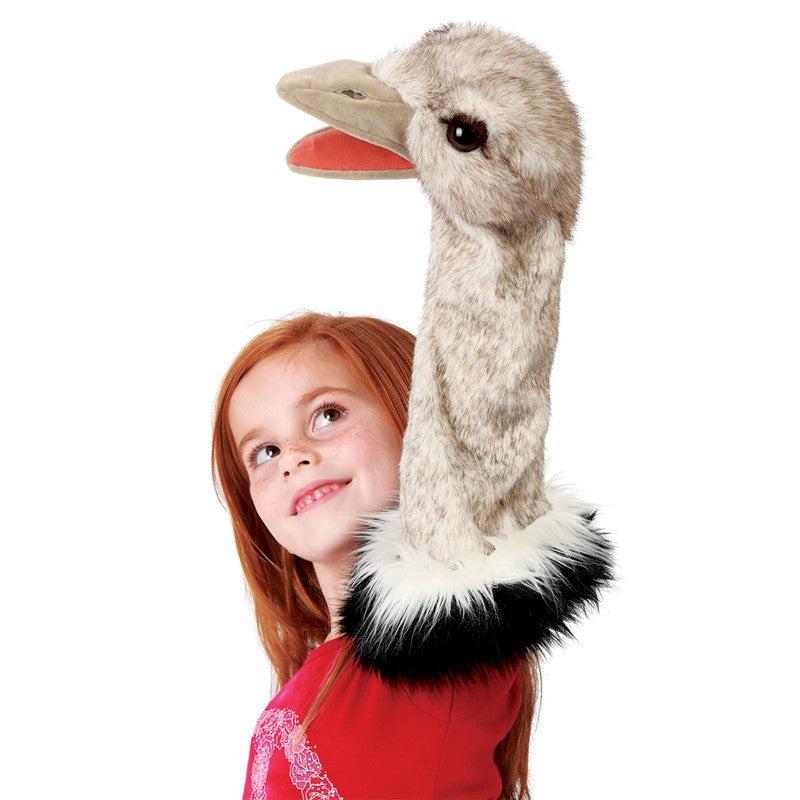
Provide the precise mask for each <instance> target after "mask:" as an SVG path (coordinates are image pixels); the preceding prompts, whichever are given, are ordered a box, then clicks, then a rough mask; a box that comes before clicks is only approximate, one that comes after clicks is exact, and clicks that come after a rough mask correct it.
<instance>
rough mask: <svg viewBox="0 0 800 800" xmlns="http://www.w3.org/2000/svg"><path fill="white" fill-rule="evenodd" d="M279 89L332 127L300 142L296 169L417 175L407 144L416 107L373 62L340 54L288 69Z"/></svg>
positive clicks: (291, 155)
mask: <svg viewBox="0 0 800 800" xmlns="http://www.w3.org/2000/svg"><path fill="white" fill-rule="evenodd" d="M276 89H277V91H278V94H279V95H280V96H281V97H282V98H283V99H284V100H286V101H287V102H288V103H291V104H292V105H293V106H297V108H299V109H301V110H303V111H305V112H307V113H308V114H311V115H312V116H314V117H317V119H321V120H322V121H323V122H327V123H328V125H329V126H330V127H325V128H319V129H318V130H316V131H313V132H312V133H309V134H308V135H307V136H304V137H303V138H302V139H300V140H298V141H297V142H295V144H294V145H293V146H292V148H291V149H290V150H289V152H288V154H287V156H286V163H287V164H288V166H289V169H290V170H292V171H293V172H300V173H303V174H306V175H319V176H322V177H327V178H415V177H416V176H417V171H416V168H415V166H414V164H413V163H412V162H411V161H410V159H409V153H408V150H407V148H406V129H407V128H408V124H409V121H410V120H411V116H412V113H413V112H412V110H411V108H410V107H409V106H408V105H407V104H406V103H405V102H404V100H403V98H402V97H401V96H400V94H399V93H398V92H397V90H395V89H393V88H392V87H391V86H389V85H388V84H386V83H384V82H383V81H381V80H378V78H376V77H375V76H374V75H373V74H372V72H371V71H370V65H369V64H367V63H364V62H361V61H351V60H349V59H341V60H339V61H330V62H328V63H326V64H319V65H318V66H315V67H308V68H307V69H300V70H296V71H294V72H289V73H287V74H286V75H284V76H283V77H282V78H281V79H280V80H279V81H278V85H277V87H276Z"/></svg>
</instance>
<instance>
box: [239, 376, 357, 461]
mask: <svg viewBox="0 0 800 800" xmlns="http://www.w3.org/2000/svg"><path fill="white" fill-rule="evenodd" d="M326 392H343V393H344V394H349V395H352V396H355V394H356V393H355V392H352V391H350V389H345V388H344V387H342V386H318V387H317V388H316V389H312V390H311V391H310V392H306V393H305V394H304V395H303V396H302V397H301V398H300V399H299V400H298V401H297V402H296V403H295V404H294V407H295V408H296V409H297V410H298V411H299V410H300V409H301V408H303V406H306V405H308V404H309V403H310V402H311V401H312V400H316V398H317V397H319V396H320V395H321V394H325V393H326ZM263 433H264V429H263V428H253V430H251V431H248V432H247V433H246V434H245V435H244V436H243V437H242V438H241V439H240V441H239V450H241V449H242V448H243V447H244V446H245V445H246V444H247V443H248V442H249V441H250V440H251V439H257V438H258V437H259V436H261V435H263Z"/></svg>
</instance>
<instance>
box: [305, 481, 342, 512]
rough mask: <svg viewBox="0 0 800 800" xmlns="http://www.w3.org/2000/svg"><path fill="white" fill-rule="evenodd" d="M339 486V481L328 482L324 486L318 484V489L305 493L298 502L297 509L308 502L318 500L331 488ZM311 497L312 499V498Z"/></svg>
mask: <svg viewBox="0 0 800 800" xmlns="http://www.w3.org/2000/svg"><path fill="white" fill-rule="evenodd" d="M340 486H341V484H340V483H329V484H327V485H326V486H320V488H319V489H315V490H314V491H313V492H312V493H311V494H307V495H306V496H305V497H304V498H303V499H302V500H301V501H300V502H299V503H298V504H297V510H298V511H300V509H301V508H304V507H305V506H307V505H308V504H309V503H313V502H314V500H319V499H320V497H322V496H323V495H326V494H328V492H330V491H331V490H333V489H338V488H339V487H340ZM312 498H313V499H312Z"/></svg>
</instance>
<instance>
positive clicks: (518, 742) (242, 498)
mask: <svg viewBox="0 0 800 800" xmlns="http://www.w3.org/2000/svg"><path fill="white" fill-rule="evenodd" d="M320 342H327V343H329V344H331V345H333V346H334V347H335V348H336V350H337V351H338V353H339V355H340V357H341V359H342V361H343V362H344V363H345V364H346V365H347V366H348V367H349V368H350V369H351V370H352V371H353V373H354V374H355V375H356V376H357V377H358V378H359V379H360V381H361V383H362V384H363V385H364V386H365V387H367V388H369V389H370V390H371V392H372V393H373V396H374V397H375V398H376V400H377V401H378V402H379V404H380V405H381V407H382V408H383V410H384V411H385V413H386V415H387V418H388V419H389V420H391V422H392V423H393V424H394V426H395V427H396V429H397V431H398V432H399V434H400V436H401V437H402V435H403V433H404V431H405V428H406V422H407V419H408V397H409V392H410V389H411V372H412V364H413V358H414V344H415V337H414V336H413V334H411V333H409V332H408V331H406V330H404V329H403V328H400V327H398V326H397V325H393V324H391V323H389V322H386V321H384V320H381V319H377V318H375V317H361V316H344V315H333V314H324V313H319V312H314V311H306V312H302V313H299V314H298V315H296V316H289V317H285V318H283V319H281V320H278V321H277V322H276V323H275V324H273V325H272V326H271V327H270V328H268V329H267V330H265V331H262V332H261V333H260V334H258V335H257V336H255V337H254V338H253V339H251V340H250V341H249V342H248V343H247V344H246V345H245V346H244V347H243V348H242V350H241V351H240V352H239V354H238V355H237V356H236V358H235V359H234V361H233V363H232V364H231V366H230V367H229V369H228V371H227V373H226V374H225V377H224V378H223V380H222V383H221V385H220V389H219V392H218V395H217V400H216V410H215V413H214V423H213V434H212V443H211V473H212V480H213V481H214V486H215V490H216V492H217V497H218V498H219V499H220V502H222V504H223V505H224V506H225V507H226V510H227V511H228V513H229V514H230V517H231V523H232V525H233V535H234V540H235V543H236V550H237V552H238V554H239V560H240V562H241V564H242V570H243V572H244V577H245V580H246V582H247V586H248V589H249V592H250V595H251V597H252V599H253V603H254V608H255V616H256V626H257V629H258V635H259V638H260V640H261V643H262V645H263V647H264V650H265V651H266V654H267V657H268V658H269V660H270V662H271V663H272V666H273V668H274V669H275V673H276V675H277V679H278V689H280V688H282V687H283V686H284V685H285V684H286V682H287V681H288V680H289V679H290V678H291V677H292V676H293V675H294V674H295V672H297V670H298V669H299V668H300V666H301V665H302V664H303V662H304V661H305V659H306V656H307V655H308V653H309V651H310V650H311V648H313V647H316V646H317V645H319V644H320V643H321V642H323V641H324V640H325V638H326V637H327V636H328V634H329V632H330V629H331V619H330V615H329V612H328V606H327V603H326V602H325V598H324V596H323V594H322V590H321V589H320V586H319V582H318V581H317V577H316V573H315V571H314V568H313V565H312V563H311V562H310V561H306V560H305V559H302V558H299V557H298V556H295V555H294V554H292V553H290V552H289V551H288V550H286V549H285V548H284V547H283V546H282V545H281V544H279V543H278V541H277V540H276V539H275V538H274V537H273V536H272V535H271V534H270V532H269V530H268V529H267V527H266V525H264V523H263V521H262V520H261V518H260V517H259V516H258V514H257V512H256V510H255V508H254V506H253V502H252V499H251V497H250V481H249V477H248V475H247V470H246V469H245V467H244V464H243V463H242V461H241V459H240V458H239V456H238V454H237V452H236V445H235V442H234V440H233V434H232V432H231V428H230V420H229V409H230V401H231V396H232V394H233V392H234V390H235V389H236V387H237V386H238V384H239V382H240V381H241V380H242V378H243V377H244V376H245V375H246V374H247V373H248V371H249V370H250V369H251V368H252V367H254V366H255V365H256V364H257V363H258V362H260V361H261V360H262V359H264V358H268V357H269V356H272V355H275V354H277V353H281V352H285V351H286V350H289V351H291V352H295V353H299V352H301V351H302V350H303V349H304V348H306V347H313V346H314V345H315V344H318V343H320ZM376 510H377V509H376ZM353 659H354V651H353V642H352V641H351V640H348V642H347V643H346V645H345V647H343V648H342V650H341V653H340V655H339V657H338V658H337V660H336V663H335V664H334V665H333V667H332V669H331V671H330V673H329V675H328V677H327V678H326V680H325V682H324V684H323V686H322V687H321V688H320V692H319V695H318V697H317V698H316V700H315V702H314V705H313V706H312V707H311V709H310V710H309V712H308V714H307V716H306V718H305V720H304V721H303V725H302V728H301V731H300V735H302V734H303V733H304V732H305V731H306V730H307V728H308V726H309V724H310V723H311V720H312V719H313V718H314V716H315V715H316V713H317V712H318V710H319V708H320V706H321V705H322V702H323V700H324V699H325V697H326V696H327V694H328V692H329V691H330V688H331V686H332V685H333V683H334V682H335V680H336V678H337V676H338V675H339V673H340V672H341V671H342V669H343V668H344V666H345V665H346V664H347V663H348V662H351V661H352V660H353ZM538 673H539V665H538V662H537V660H536V658H535V656H531V657H530V658H529V659H528V660H526V661H525V662H524V663H523V667H522V678H523V680H522V686H523V696H522V706H521V708H520V711H519V714H518V716H517V719H516V720H515V722H514V724H513V726H512V728H511V730H510V731H509V733H508V735H507V736H506V738H505V739H504V740H503V741H502V742H501V743H500V744H499V745H498V747H497V750H496V751H495V761H496V763H497V766H498V768H499V770H500V774H501V776H502V779H503V793H502V794H501V800H529V798H530V794H529V791H528V788H527V782H528V781H527V779H528V743H529V740H530V733H531V723H532V719H533V711H534V706H535V701H536V696H537V687H538Z"/></svg>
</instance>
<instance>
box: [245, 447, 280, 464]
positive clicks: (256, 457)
mask: <svg viewBox="0 0 800 800" xmlns="http://www.w3.org/2000/svg"><path fill="white" fill-rule="evenodd" d="M277 449H278V448H277V447H275V445H274V444H260V445H258V447H254V448H253V449H252V450H251V451H250V457H249V458H248V461H249V462H250V466H251V467H259V466H261V464H263V463H264V462H265V461H267V460H269V461H271V460H272V459H271V458H270V459H264V458H261V454H262V453H265V452H266V451H267V450H277Z"/></svg>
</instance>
